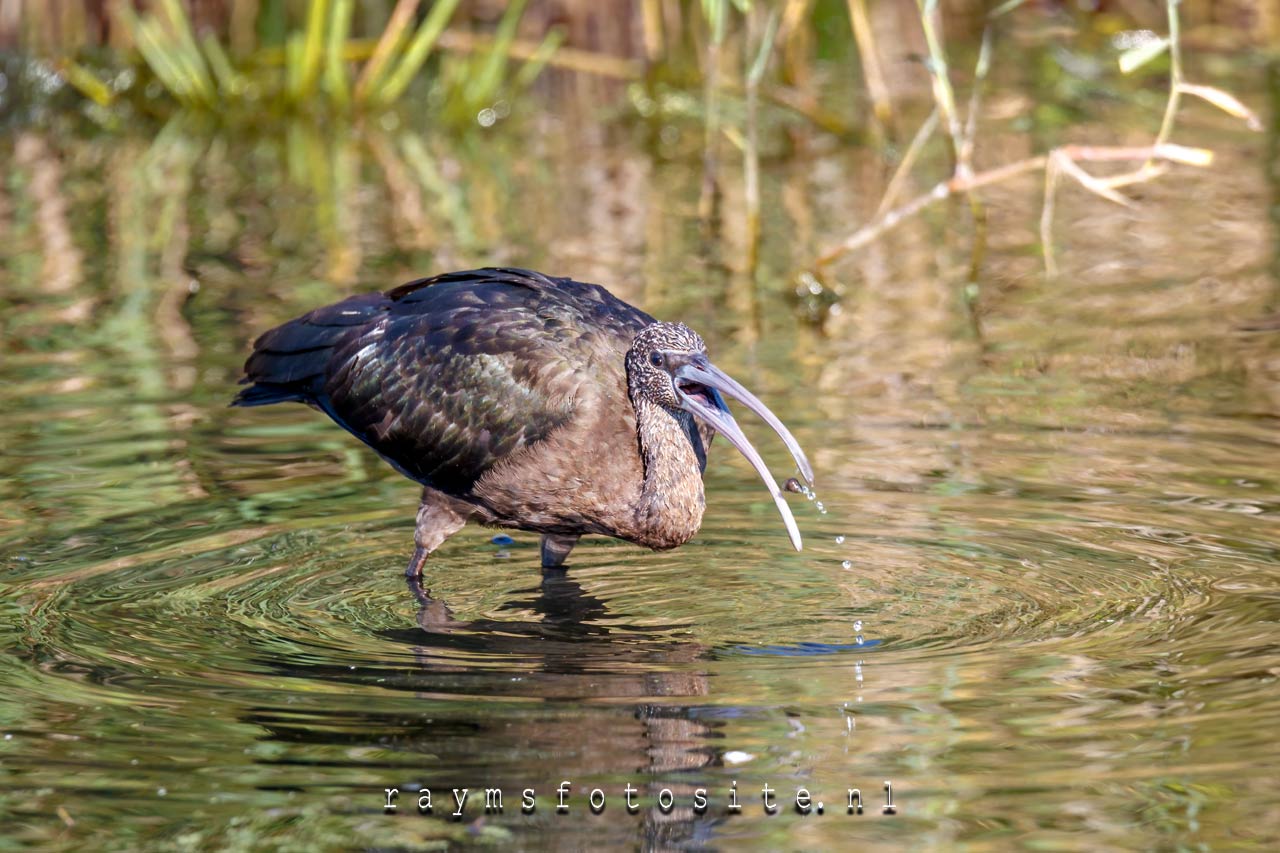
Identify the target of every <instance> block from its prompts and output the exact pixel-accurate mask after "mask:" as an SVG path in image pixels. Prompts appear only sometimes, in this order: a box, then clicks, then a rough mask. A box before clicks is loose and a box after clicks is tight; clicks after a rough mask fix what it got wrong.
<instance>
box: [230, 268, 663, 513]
mask: <svg viewBox="0 0 1280 853" xmlns="http://www.w3.org/2000/svg"><path fill="white" fill-rule="evenodd" d="M651 322H653V319H652V318H651V317H649V315H647V314H645V313H644V312H642V311H639V310H638V309H636V308H633V307H632V306H630V305H628V304H626V303H625V302H622V301H621V300H619V299H617V298H615V297H614V296H612V295H611V294H609V293H608V292H607V291H606V290H604V288H601V287H599V286H597V285H592V284H583V283H580V282H575V281H572V280H569V279H552V278H548V277H545V276H542V275H539V274H538V273H532V272H528V271H525V270H511V269H487V270H473V271H467V272H459V273H448V274H445V275H442V276H437V277H435V278H431V279H424V280H421V281H417V282H412V283H410V284H407V285H404V286H402V287H398V288H396V289H394V290H392V291H389V292H388V293H387V294H385V295H382V294H378V295H369V296H358V297H353V298H351V299H348V300H346V301H345V302H340V303H337V304H336V305H331V306H328V307H326V308H322V309H319V310H317V311H313V312H311V313H310V314H308V315H306V316H304V317H301V318H299V319H298V320H294V321H292V322H291V323H287V324H285V325H284V326H281V327H279V328H278V329H274V330H272V331H271V332H268V333H267V334H266V335H263V336H262V338H260V339H259V341H258V342H257V344H255V353H254V356H253V357H251V358H250V360H249V363H248V364H247V365H246V372H247V374H248V376H249V379H250V380H253V381H255V382H257V383H258V384H257V385H256V386H255V387H254V388H251V389H248V390H247V391H246V392H244V393H243V394H242V395H241V399H240V400H239V402H241V403H242V404H253V403H260V402H274V401H275V399H301V400H304V401H306V402H311V403H314V404H315V405H317V406H319V407H320V408H322V409H323V410H324V411H326V412H327V413H328V414H329V415H330V416H331V417H333V419H334V420H335V421H337V422H338V423H339V424H341V425H342V426H343V427H344V428H346V429H347V430H349V431H350V432H352V433H353V434H354V435H356V436H357V437H358V438H360V439H361V440H362V441H364V442H365V443H366V444H368V445H369V446H370V447H372V448H374V449H375V450H377V451H378V452H379V453H380V454H381V455H382V456H383V457H385V458H386V459H387V460H389V461H390V462H391V463H392V464H394V465H395V466H396V467H397V468H398V469H400V470H401V471H403V472H404V473H405V474H407V475H408V476H410V477H413V478H414V479H416V480H418V481H420V482H422V483H425V484H428V485H431V486H434V487H435V488H439V489H441V490H442V491H446V492H449V493H453V494H464V493H465V492H467V491H468V490H469V489H470V488H471V486H472V485H473V484H474V483H475V481H476V480H477V479H478V478H479V477H480V476H482V475H483V474H484V473H485V472H486V471H488V470H489V469H490V468H492V467H493V466H494V465H495V464H497V463H498V462H500V461H501V460H503V459H504V458H507V457H508V456H510V455H511V454H513V453H515V452H517V451H519V450H520V449H521V448H524V447H528V446H530V445H532V444H535V443H537V442H539V441H541V440H543V439H545V438H546V437H547V436H548V435H550V434H551V433H552V432H553V431H555V430H556V429H557V428H558V427H560V426H563V425H564V424H566V423H567V422H568V421H569V420H570V419H572V418H573V417H574V415H575V404H576V401H577V400H578V399H579V398H580V397H582V394H581V387H582V384H583V383H585V382H614V383H618V384H619V386H620V387H625V381H626V380H625V374H624V366H623V362H624V356H625V353H626V350H627V347H628V346H630V343H631V339H632V338H633V337H634V336H635V334H636V332H638V331H639V330H640V329H642V328H644V326H646V325H648V324H649V323H651ZM262 388H266V389H268V390H267V392H263V391H262V390H261V389H262ZM255 389H257V394H258V395H259V397H260V396H261V395H262V394H263V393H270V394H274V399H257V398H255V397H254V394H255ZM624 393H625V392H624Z"/></svg>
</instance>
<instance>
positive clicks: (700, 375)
mask: <svg viewBox="0 0 1280 853" xmlns="http://www.w3.org/2000/svg"><path fill="white" fill-rule="evenodd" d="M627 380H628V383H629V385H630V390H631V397H632V400H633V401H634V400H636V399H637V397H640V398H643V399H644V400H646V401H648V402H650V403H652V404H654V405H657V406H661V407H662V408H664V409H667V410H669V411H672V412H675V411H685V412H689V413H690V414H692V415H694V416H695V417H697V418H699V419H701V420H702V421H704V422H705V423H706V424H707V425H709V426H710V427H712V428H713V429H714V430H715V431H716V432H718V433H721V434H722V435H724V437H725V438H726V439H728V441H729V443H730V444H732V445H733V446H734V447H736V448H737V449H738V451H739V452H740V453H742V455H743V456H745V457H747V461H748V462H750V463H751V465H752V467H753V468H755V469H756V473H758V474H759V475H760V478H761V479H762V480H764V483H765V485H766V486H768V487H769V493H770V494H771V495H772V496H773V501H774V503H775V504H777V506H778V511H779V512H780V513H782V520H783V521H784V522H785V523H786V526H787V534H788V535H789V536H790V537H791V544H792V545H794V546H795V549H796V550H797V551H799V550H800V544H801V543H800V531H799V529H797V527H796V521H795V518H794V517H793V516H792V514H791V508H790V507H788V506H787V502H786V499H785V498H783V496H782V491H781V490H780V489H779V488H778V483H777V481H775V480H774V479H773V475H772V474H770V473H769V469H768V467H767V466H766V465H765V464H764V460H763V459H761V458H760V454H759V453H757V452H756V449H755V448H754V447H753V446H752V445H751V442H749V441H747V437H746V436H745V435H743V433H742V430H741V429H740V428H739V427H738V423H737V421H735V420H734V419H733V415H732V414H730V412H729V407H728V406H727V405H726V404H725V402H724V397H723V396H721V395H722V394H727V395H728V396H730V397H732V398H733V399H735V400H738V401H739V402H741V403H742V404H743V405H745V406H746V407H747V408H748V409H750V410H751V411H752V412H755V413H756V414H757V415H759V416H760V417H761V418H763V419H764V421H765V423H767V424H769V426H771V427H773V430H774V432H776V433H777V434H778V436H779V437H780V438H781V439H782V441H783V443H784V444H785V445H786V446H787V449H788V450H789V451H791V455H792V457H793V458H794V459H795V461H796V466H797V467H798V468H799V469H800V473H801V475H802V476H803V477H804V479H805V480H806V481H807V482H808V483H809V484H810V485H813V468H812V467H811V466H810V465H809V460H808V459H807V458H805V455H804V451H803V450H801V449H800V444H799V442H797V441H796V440H795V437H794V436H793V435H791V432H790V430H788V429H787V428H786V427H785V426H784V425H783V423H782V421H780V420H778V417H777V416H776V415H774V413H773V412H771V411H769V409H768V407H767V406H765V404H764V403H761V402H760V401H759V400H758V399H756V396H755V395H754V394H752V393H751V392H750V391H748V390H747V389H746V388H743V387H742V386H741V385H740V384H738V383H737V382H736V381H734V379H733V378H732V377H730V376H729V375H728V374H727V373H725V372H724V371H723V370H721V369H720V368H718V367H716V366H715V365H714V364H712V363H711V361H710V360H709V359H708V358H707V345H706V344H705V343H704V342H703V340H702V338H701V337H700V336H699V335H698V333H697V332H695V331H693V329H690V328H689V327H688V326H686V325H684V324H683V323H653V324H651V325H649V326H646V327H645V328H644V329H643V330H642V331H641V332H640V333H639V334H638V335H636V337H635V339H634V340H633V341H632V342H631V349H629V350H628V351H627Z"/></svg>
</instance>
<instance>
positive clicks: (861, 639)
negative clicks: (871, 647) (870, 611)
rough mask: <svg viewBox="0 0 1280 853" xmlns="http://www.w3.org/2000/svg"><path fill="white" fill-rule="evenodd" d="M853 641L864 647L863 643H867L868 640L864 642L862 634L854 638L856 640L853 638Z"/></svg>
mask: <svg viewBox="0 0 1280 853" xmlns="http://www.w3.org/2000/svg"><path fill="white" fill-rule="evenodd" d="M853 641H854V642H855V643H857V644H858V645H862V644H863V643H865V642H866V640H864V639H863V638H862V635H861V634H859V635H858V636H856V637H854V638H853Z"/></svg>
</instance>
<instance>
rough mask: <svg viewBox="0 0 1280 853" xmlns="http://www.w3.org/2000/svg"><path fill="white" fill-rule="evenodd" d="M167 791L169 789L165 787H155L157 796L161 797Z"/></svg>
mask: <svg viewBox="0 0 1280 853" xmlns="http://www.w3.org/2000/svg"><path fill="white" fill-rule="evenodd" d="M168 793H169V789H167V788H156V796H157V797H163V796H164V795H166V794H168Z"/></svg>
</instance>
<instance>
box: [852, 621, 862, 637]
mask: <svg viewBox="0 0 1280 853" xmlns="http://www.w3.org/2000/svg"><path fill="white" fill-rule="evenodd" d="M853 630H854V632H855V633H858V634H861V633H862V620H861V619H855V620H854V621H853Z"/></svg>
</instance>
